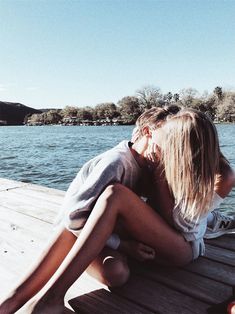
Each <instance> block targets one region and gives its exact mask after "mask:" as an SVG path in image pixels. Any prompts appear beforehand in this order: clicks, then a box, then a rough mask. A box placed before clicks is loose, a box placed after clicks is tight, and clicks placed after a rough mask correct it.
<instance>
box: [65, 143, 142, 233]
mask: <svg viewBox="0 0 235 314" xmlns="http://www.w3.org/2000/svg"><path fill="white" fill-rule="evenodd" d="M140 175H141V168H140V167H139V165H138V163H137V161H136V160H135V158H134V156H133V155H132V153H131V150H130V147H129V143H128V141H122V142H121V143H119V144H118V145H117V146H115V147H114V148H112V149H110V150H108V151H106V152H104V153H102V154H100V155H98V156H96V157H95V158H93V159H91V160H90V161H88V162H87V163H85V164H84V166H83V167H82V168H81V170H80V171H79V172H78V174H77V176H76V177H75V179H74V180H73V182H72V183H71V185H70V187H69V189H68V191H67V192H66V195H65V199H64V202H63V205H62V216H63V221H64V224H65V227H66V228H68V229H69V230H70V231H72V232H73V233H74V234H76V232H77V235H78V234H79V233H80V231H81V229H82V227H83V226H84V223H85V222H86V220H87V218H88V216H89V214H90V212H91V210H92V208H93V206H94V205H95V202H96V200H97V198H98V197H99V196H100V194H101V193H102V192H103V191H104V189H105V188H106V187H107V186H108V185H110V184H113V183H121V184H123V185H125V186H126V187H128V188H130V189H131V190H133V191H135V188H136V184H137V181H138V179H139V177H140Z"/></svg>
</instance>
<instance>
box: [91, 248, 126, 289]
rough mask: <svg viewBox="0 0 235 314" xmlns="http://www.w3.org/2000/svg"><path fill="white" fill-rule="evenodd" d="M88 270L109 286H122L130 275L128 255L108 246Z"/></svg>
mask: <svg viewBox="0 0 235 314" xmlns="http://www.w3.org/2000/svg"><path fill="white" fill-rule="evenodd" d="M86 272H87V273H88V274H89V275H91V276H92V277H94V278H95V279H97V280H98V281H100V282H102V283H103V284H105V285H107V286H108V287H119V286H122V285H123V284H124V283H126V282H127V280H128V278H129V275H130V270H129V267H128V263H127V257H126V256H125V255H124V254H122V253H120V252H118V251H116V250H112V249H110V248H108V247H105V248H104V249H103V250H102V251H101V253H100V254H99V255H98V256H97V258H96V259H95V260H94V261H92V262H91V264H90V265H89V266H88V268H87V269H86Z"/></svg>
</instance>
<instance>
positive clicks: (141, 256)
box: [119, 240, 155, 262]
mask: <svg viewBox="0 0 235 314" xmlns="http://www.w3.org/2000/svg"><path fill="white" fill-rule="evenodd" d="M119 249H120V250H121V251H122V252H124V253H125V254H127V255H129V256H130V257H132V258H134V259H136V260H138V261H140V262H144V261H148V260H153V259H154V258H155V250H154V249H152V248H151V247H150V246H148V245H146V244H143V243H141V242H137V241H134V240H121V243H120V246H119Z"/></svg>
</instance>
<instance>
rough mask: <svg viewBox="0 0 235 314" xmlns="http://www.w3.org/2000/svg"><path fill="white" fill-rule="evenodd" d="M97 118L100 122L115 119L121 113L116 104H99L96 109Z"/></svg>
mask: <svg viewBox="0 0 235 314" xmlns="http://www.w3.org/2000/svg"><path fill="white" fill-rule="evenodd" d="M94 111H95V116H96V118H97V119H99V120H105V119H110V120H112V119H114V118H116V117H118V116H119V112H118V110H117V107H116V105H115V104H114V103H102V104H98V105H96V106H95V108H94Z"/></svg>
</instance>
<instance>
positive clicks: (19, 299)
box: [0, 228, 77, 313]
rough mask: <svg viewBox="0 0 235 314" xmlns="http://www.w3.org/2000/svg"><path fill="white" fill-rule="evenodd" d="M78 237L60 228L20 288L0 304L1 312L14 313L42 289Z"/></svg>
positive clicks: (22, 281)
mask: <svg viewBox="0 0 235 314" xmlns="http://www.w3.org/2000/svg"><path fill="white" fill-rule="evenodd" d="M76 239H77V237H75V236H74V235H73V234H72V233H71V232H69V231H68V230H66V229H64V228H60V229H58V230H57V231H56V232H55V234H54V235H53V238H52V239H51V240H50V242H49V244H48V246H47V247H46V249H44V251H43V253H42V256H41V257H40V260H39V261H38V262H37V264H36V265H34V266H33V268H32V270H31V271H30V273H29V275H27V276H26V277H25V278H24V279H22V280H21V283H20V284H19V285H18V288H16V289H15V291H13V292H12V293H11V295H10V296H9V297H8V299H7V300H6V301H5V302H4V303H3V304H2V305H1V306H0V313H14V312H15V311H16V310H18V309H19V308H20V307H21V306H22V305H23V304H24V303H25V302H27V301H28V300H29V299H31V298H32V297H33V296H34V295H35V294H36V293H37V292H38V291H39V290H41V288H42V287H43V286H44V285H45V284H46V283H47V282H48V280H49V279H50V278H51V277H52V275H53V274H54V273H55V271H56V270H57V269H58V267H59V266H60V264H61V263H62V261H63V260H64V258H65V256H66V255H67V254H68V252H69V251H70V250H71V248H72V246H73V244H74V243H75V241H76Z"/></svg>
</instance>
